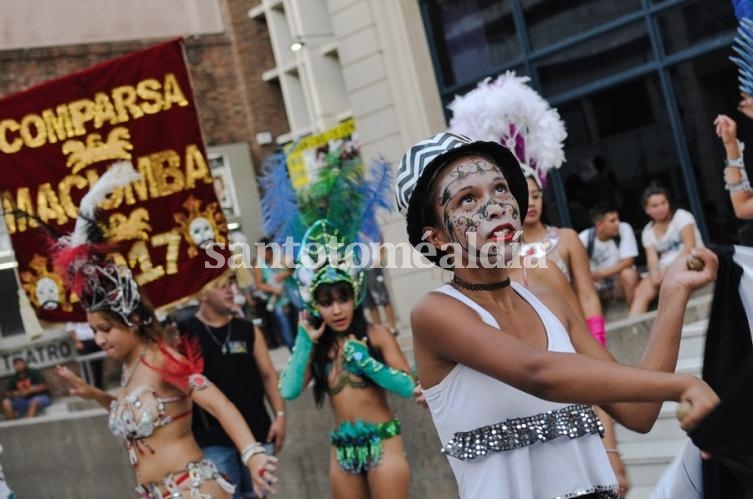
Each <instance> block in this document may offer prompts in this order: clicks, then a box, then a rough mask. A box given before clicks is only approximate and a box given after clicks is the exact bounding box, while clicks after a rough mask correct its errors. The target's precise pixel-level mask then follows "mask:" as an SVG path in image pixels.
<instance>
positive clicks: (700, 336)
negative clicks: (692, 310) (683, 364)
mask: <svg viewBox="0 0 753 499" xmlns="http://www.w3.org/2000/svg"><path fill="white" fill-rule="evenodd" d="M707 326H708V321H705V320H703V321H698V322H694V323H693V324H688V325H686V326H684V327H683V328H682V339H681V340H680V350H679V353H678V356H679V357H678V358H680V359H686V358H703V350H704V348H705V345H706V327H707Z"/></svg>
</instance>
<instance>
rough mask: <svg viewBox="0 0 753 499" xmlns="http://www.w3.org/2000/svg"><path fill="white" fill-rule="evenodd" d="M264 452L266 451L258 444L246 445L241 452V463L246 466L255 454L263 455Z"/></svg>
mask: <svg viewBox="0 0 753 499" xmlns="http://www.w3.org/2000/svg"><path fill="white" fill-rule="evenodd" d="M266 452H267V450H266V449H265V448H264V446H263V445H262V444H260V443H259V442H254V443H252V444H248V445H247V446H245V447H244V448H243V450H242V451H241V462H242V463H243V464H245V465H248V462H249V461H250V460H251V458H252V457H254V456H255V455H257V454H265V453H266Z"/></svg>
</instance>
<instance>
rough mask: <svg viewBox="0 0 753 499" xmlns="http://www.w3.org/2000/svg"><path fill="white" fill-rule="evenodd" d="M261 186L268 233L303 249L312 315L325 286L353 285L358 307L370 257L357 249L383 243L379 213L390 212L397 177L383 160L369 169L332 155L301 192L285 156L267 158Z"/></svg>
mask: <svg viewBox="0 0 753 499" xmlns="http://www.w3.org/2000/svg"><path fill="white" fill-rule="evenodd" d="M262 169H263V171H264V176H263V177H262V179H261V185H262V187H263V189H264V195H263V196H262V211H263V215H264V230H265V232H267V234H269V236H270V238H271V239H272V240H273V241H274V242H277V243H278V244H283V243H285V242H286V241H287V240H289V239H288V238H292V242H295V243H298V244H299V246H297V248H298V251H297V253H296V254H295V255H294V257H295V262H296V271H295V274H294V276H295V278H296V280H297V283H298V293H299V295H300V296H301V299H302V300H303V302H304V303H306V305H307V307H308V308H309V309H310V310H314V306H313V297H314V292H315V291H316V288H317V287H318V286H319V285H321V284H331V283H335V282H343V281H344V282H348V283H349V284H351V286H352V287H353V295H354V297H355V301H356V305H360V303H361V301H362V300H363V297H364V296H365V286H364V276H363V272H362V270H363V268H364V267H365V266H366V265H367V264H368V263H369V262H366V261H364V259H366V258H368V255H364V254H362V253H361V251H360V250H361V249H362V248H363V246H362V245H361V246H360V247H359V246H358V245H354V244H353V243H357V242H360V243H371V242H379V241H380V240H381V238H380V232H379V224H378V221H377V217H376V213H377V211H378V210H379V209H385V210H390V209H391V201H390V200H391V198H392V195H391V194H392V171H391V168H390V165H389V163H387V162H386V161H385V160H384V159H381V158H380V159H378V160H375V161H373V162H372V163H371V165H370V168H368V170H367V168H366V167H365V165H364V163H363V161H362V160H361V158H360V156H355V157H354V156H353V155H350V154H341V153H340V151H334V152H330V153H329V154H327V157H326V164H325V165H324V166H323V167H322V168H320V169H319V171H318V172H317V174H316V177H315V178H314V180H313V181H312V182H311V183H310V184H309V185H307V186H306V187H304V188H303V189H301V190H300V191H299V192H296V191H295V190H294V189H293V187H292V184H291V182H290V178H289V176H288V171H287V164H286V158H285V155H284V153H282V152H278V153H276V154H275V155H273V156H271V157H270V158H267V160H265V162H264V164H263V165H262Z"/></svg>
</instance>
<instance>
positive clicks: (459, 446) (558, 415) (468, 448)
mask: <svg viewBox="0 0 753 499" xmlns="http://www.w3.org/2000/svg"><path fill="white" fill-rule="evenodd" d="M593 433H598V434H599V435H601V436H602V437H603V436H604V427H603V426H602V425H601V421H599V418H598V417H596V414H594V411H593V410H592V409H591V407H589V406H587V405H569V406H567V407H563V408H562V409H557V410H554V411H547V412H544V413H542V414H536V415H535V416H529V417H525V418H515V419H508V420H506V421H503V422H501V423H496V424H493V425H489V426H482V427H481V428H476V429H475V430H471V431H463V432H458V433H455V435H454V436H453V437H452V440H450V441H449V442H448V443H447V444H446V445H445V446H444V448H443V449H442V453H444V454H447V455H448V456H452V457H455V458H458V459H460V460H462V461H466V460H472V459H477V458H479V457H484V456H486V455H487V454H489V453H490V452H502V451H507V450H513V449H518V448H520V447H527V446H529V445H533V444H535V443H536V442H548V441H549V440H554V439H555V438H558V437H568V438H571V439H572V438H579V437H582V436H584V435H588V434H593Z"/></svg>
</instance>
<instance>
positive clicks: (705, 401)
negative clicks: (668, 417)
mask: <svg viewBox="0 0 753 499" xmlns="http://www.w3.org/2000/svg"><path fill="white" fill-rule="evenodd" d="M688 378H689V382H688V386H687V387H686V388H685V390H684V391H683V392H682V394H681V395H680V401H679V402H680V405H679V407H678V410H677V419H678V420H680V427H681V428H682V429H683V430H685V431H689V430H691V429H693V428H694V427H695V426H696V425H698V423H700V422H701V421H702V420H703V418H705V417H706V416H707V415H708V414H709V413H710V412H711V410H712V409H714V407H716V406H717V405H718V404H719V397H718V396H717V394H716V393H714V390H712V389H711V387H710V386H709V385H707V384H706V382H705V381H703V380H701V379H699V378H696V377H695V376H688Z"/></svg>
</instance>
